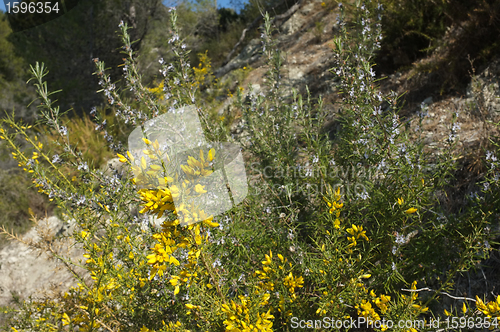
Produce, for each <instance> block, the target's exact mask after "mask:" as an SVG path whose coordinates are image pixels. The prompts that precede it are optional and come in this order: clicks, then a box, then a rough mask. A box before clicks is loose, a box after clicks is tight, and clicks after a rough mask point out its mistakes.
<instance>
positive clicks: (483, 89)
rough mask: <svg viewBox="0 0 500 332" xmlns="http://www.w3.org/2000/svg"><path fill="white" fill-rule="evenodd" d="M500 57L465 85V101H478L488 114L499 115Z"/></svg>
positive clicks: (494, 116)
mask: <svg viewBox="0 0 500 332" xmlns="http://www.w3.org/2000/svg"><path fill="white" fill-rule="evenodd" d="M499 83H500V59H499V58H497V59H495V60H494V61H493V62H491V63H490V64H489V65H488V66H487V67H486V68H485V69H484V70H483V71H482V72H480V73H479V75H477V76H476V77H475V79H473V80H472V82H471V83H469V85H468V86H467V90H466V97H467V99H466V100H465V102H466V103H474V102H479V106H480V107H481V108H483V109H482V110H481V111H484V112H486V113H487V114H486V115H488V116H491V117H493V118H496V117H498V116H500V87H499Z"/></svg>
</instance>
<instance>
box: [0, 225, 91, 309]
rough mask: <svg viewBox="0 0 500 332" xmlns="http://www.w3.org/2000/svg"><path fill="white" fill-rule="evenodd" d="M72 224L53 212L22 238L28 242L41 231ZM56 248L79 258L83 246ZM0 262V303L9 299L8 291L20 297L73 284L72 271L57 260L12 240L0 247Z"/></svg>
mask: <svg viewBox="0 0 500 332" xmlns="http://www.w3.org/2000/svg"><path fill="white" fill-rule="evenodd" d="M72 226H73V224H72V223H71V222H64V221H62V220H60V219H59V218H58V217H55V216H53V217H49V218H46V219H44V220H41V221H39V223H38V227H33V228H32V229H31V230H30V231H28V232H27V233H26V234H24V236H22V240H23V241H24V242H28V243H29V241H35V242H36V241H39V240H40V236H39V234H41V232H44V233H51V234H53V235H54V236H60V235H63V234H69V233H70V232H71V230H72ZM37 228H38V229H39V232H37ZM59 249H61V250H65V251H67V252H68V254H69V255H70V257H73V258H74V259H79V258H81V257H82V255H83V250H81V249H79V248H77V247H72V248H70V247H67V248H62V247H60V248H59ZM0 262H1V263H0V305H2V306H5V305H8V304H9V303H11V301H12V295H16V296H19V297H20V298H21V299H27V298H28V297H29V296H33V297H34V298H36V297H38V296H40V295H41V294H43V293H44V292H46V291H49V289H51V288H52V289H56V290H60V291H64V290H67V289H68V288H69V287H71V286H74V285H76V280H75V278H74V277H73V275H72V274H71V273H70V272H69V271H68V270H67V269H65V268H64V266H63V265H62V264H61V263H60V262H56V261H55V260H52V259H50V258H49V257H48V255H47V254H45V253H41V252H39V251H38V250H36V249H32V248H30V247H28V246H27V245H26V244H24V243H21V242H19V241H16V240H13V241H12V242H11V243H10V244H8V245H7V246H5V247H4V248H3V249H2V250H1V251H0Z"/></svg>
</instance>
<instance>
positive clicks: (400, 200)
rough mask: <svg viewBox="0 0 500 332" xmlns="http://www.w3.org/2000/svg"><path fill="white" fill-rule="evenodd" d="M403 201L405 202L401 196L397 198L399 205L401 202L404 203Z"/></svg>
mask: <svg viewBox="0 0 500 332" xmlns="http://www.w3.org/2000/svg"><path fill="white" fill-rule="evenodd" d="M404 202H405V201H404V200H403V198H402V197H401V198H398V204H399V205H403V203H404Z"/></svg>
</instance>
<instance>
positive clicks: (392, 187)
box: [1, 5, 500, 332]
mask: <svg viewBox="0 0 500 332" xmlns="http://www.w3.org/2000/svg"><path fill="white" fill-rule="evenodd" d="M370 8H371V7H370ZM343 14H344V13H343V12H342V15H341V16H340V18H339V27H340V34H339V36H338V38H336V39H335V40H334V45H335V61H336V67H335V68H333V69H332V72H333V73H334V74H335V75H337V76H338V78H339V82H340V84H341V91H342V101H341V103H340V104H339V106H340V108H341V115H340V116H341V123H342V130H340V131H339V132H338V133H337V135H336V136H335V137H334V138H333V139H330V138H329V137H328V135H327V133H325V132H324V129H323V124H324V122H325V119H326V118H327V116H328V114H327V112H326V111H325V109H324V108H323V102H322V100H321V99H319V100H317V101H313V100H312V99H311V97H310V95H307V96H302V95H300V94H299V93H298V92H296V91H292V92H291V93H289V92H288V91H287V90H286V89H285V87H284V86H283V84H282V83H283V82H282V81H281V77H282V65H283V54H282V52H281V51H280V49H279V48H278V47H277V41H276V40H275V39H273V38H272V36H273V34H274V31H273V27H272V26H271V19H270V17H269V15H268V14H266V16H265V25H264V29H263V31H262V41H263V43H264V48H263V53H264V54H263V55H264V57H265V60H266V65H267V68H268V72H267V77H266V87H265V89H263V90H262V91H261V92H259V93H256V92H255V91H254V90H253V88H252V87H251V86H250V87H248V88H247V89H238V90H237V93H236V101H235V103H234V105H233V107H234V108H235V109H236V111H238V112H241V114H242V118H243V120H244V121H242V123H240V127H241V129H242V130H241V132H240V134H239V135H237V136H233V135H229V134H228V130H227V128H225V127H224V124H223V122H222V121H213V119H212V117H211V110H210V109H209V108H210V104H209V103H206V102H205V101H204V100H202V98H204V95H203V94H200V91H198V88H200V87H201V86H202V85H203V84H207V83H209V82H207V81H206V80H205V79H206V77H207V74H208V69H209V67H208V64H209V63H210V62H209V60H208V58H205V60H204V61H203V63H204V65H202V66H201V67H198V68H197V69H196V70H193V68H192V67H191V66H190V65H189V61H188V59H189V51H187V50H186V47H185V46H184V41H183V40H182V39H181V38H180V30H179V27H178V26H177V19H178V17H177V13H176V11H175V10H173V11H172V12H171V16H170V24H171V31H172V36H171V38H170V39H169V44H170V48H171V50H172V54H173V55H174V58H173V60H172V61H171V62H166V61H161V66H160V71H161V74H162V82H161V83H160V86H161V88H155V89H148V88H147V87H148V85H147V84H144V83H143V81H142V80H141V75H140V71H139V65H138V62H137V60H136V56H137V52H135V51H134V49H133V48H132V42H131V37H130V35H129V33H128V31H129V27H128V25H127V24H126V23H122V24H120V26H119V27H120V32H121V39H122V43H123V51H122V54H123V56H124V59H123V61H124V63H123V69H124V76H125V81H126V86H127V88H128V91H129V95H128V96H123V94H121V93H120V91H118V89H117V88H116V86H115V84H114V83H113V81H112V80H111V78H110V75H109V72H108V71H107V70H106V66H105V64H104V63H103V62H102V61H96V62H95V65H96V72H95V74H96V76H97V77H98V79H99V84H100V86H101V88H102V90H101V92H103V93H104V95H105V96H106V98H107V100H108V102H109V104H110V108H111V109H112V110H113V111H114V114H115V117H116V120H115V121H117V122H123V123H125V124H130V123H131V124H133V125H134V126H141V125H143V124H144V123H145V122H146V121H150V120H154V121H161V119H162V118H161V117H160V116H161V115H163V114H169V115H170V116H174V114H177V113H176V112H177V110H183V111H184V112H185V111H186V110H187V109H194V110H196V114H197V115H199V117H200V119H201V121H202V125H203V127H204V130H205V136H206V138H207V140H208V141H210V142H211V143H212V146H210V147H208V148H207V147H204V146H200V147H199V149H198V148H195V149H193V150H194V151H187V152H185V154H175V153H171V151H173V150H169V149H170V148H171V147H169V146H168V144H167V145H164V144H163V142H158V140H156V139H155V138H153V137H151V136H147V137H144V138H143V140H142V141H143V142H144V145H143V147H141V149H138V150H139V151H135V150H137V149H135V148H133V147H131V146H129V147H128V150H127V151H125V148H124V147H123V144H126V143H127V142H125V141H123V142H122V144H120V142H117V141H116V137H115V138H113V137H112V138H111V139H110V143H111V144H110V148H111V149H112V150H115V151H119V152H120V153H118V154H117V156H118V158H119V159H120V161H121V162H122V163H123V164H124V170H123V172H119V171H117V172H115V173H113V174H103V172H101V171H100V170H98V169H95V168H94V167H93V165H92V164H90V165H89V163H88V161H87V160H86V159H85V156H84V153H83V152H82V151H81V150H79V149H78V148H77V146H75V142H74V140H75V138H74V137H76V136H78V135H76V136H72V135H71V134H68V130H70V128H69V126H68V127H66V126H65V125H64V122H63V120H62V118H61V114H60V113H61V112H60V110H59V108H58V107H55V106H54V102H53V101H52V100H51V99H50V98H49V97H50V95H51V93H50V92H49V91H48V89H47V83H46V81H45V77H46V75H47V72H46V70H45V68H44V66H43V65H39V64H37V65H36V66H34V67H32V74H33V79H32V80H33V81H34V84H35V87H36V89H37V92H38V94H39V96H40V98H41V100H42V104H41V105H40V106H39V109H40V114H41V117H42V119H43V123H44V124H45V125H46V126H47V127H48V128H51V130H52V134H53V135H58V136H59V138H58V139H59V142H60V143H61V145H62V147H63V152H62V153H61V157H62V160H63V161H58V162H54V158H53V156H52V153H51V151H48V150H47V148H44V146H46V145H44V144H42V143H40V142H39V141H37V140H34V139H33V138H32V137H30V136H29V135H28V134H27V133H26V129H27V128H25V127H24V126H22V125H20V124H18V123H17V122H16V121H14V119H12V118H11V117H9V118H6V119H4V121H3V124H4V128H3V129H1V133H2V137H1V138H2V139H3V140H4V141H5V142H6V144H8V145H9V146H10V148H11V149H12V150H13V153H14V156H15V158H16V159H17V160H18V161H19V163H20V165H21V166H22V167H24V168H25V169H26V170H27V171H28V172H30V173H31V174H32V175H33V178H34V181H35V183H36V185H37V187H38V188H39V190H40V191H41V192H44V193H46V194H47V195H49V197H50V198H52V199H53V200H54V202H55V203H56V204H57V205H58V207H59V208H60V209H61V211H64V213H65V214H66V216H67V217H68V218H69V219H73V220H74V221H75V229H74V231H73V233H72V234H71V235H70V236H69V237H66V238H48V237H47V235H45V236H43V235H42V238H41V241H40V242H39V243H38V244H36V247H37V248H38V249H42V250H45V251H47V252H49V254H50V255H51V256H52V257H53V258H54V259H57V260H60V261H62V262H63V263H64V264H65V266H66V267H67V268H68V269H69V270H70V271H71V272H72V273H73V274H74V276H75V279H76V280H77V282H78V284H77V286H76V287H73V288H71V289H70V290H69V291H68V292H67V293H65V294H64V295H63V296H56V297H55V298H47V299H42V300H33V301H30V302H24V304H23V306H22V307H21V308H18V310H16V312H15V313H13V314H12V317H11V319H10V321H9V324H10V326H11V327H12V328H14V329H15V330H16V331H29V330H37V331H53V330H63V331H66V330H67V331H71V330H75V329H76V328H77V327H78V329H79V330H83V331H98V330H100V329H107V330H111V331H115V330H117V331H118V330H119V331H122V330H124V331H125V330H140V331H141V332H147V331H205V330H207V331H231V330H232V331H235V330H237V331H273V330H278V331H290V330H292V329H295V328H296V327H297V325H296V324H297V323H298V321H300V320H307V321H309V322H308V323H307V325H309V324H315V321H313V320H318V321H321V322H322V324H325V323H326V322H325V320H324V318H325V317H331V319H332V320H334V322H335V321H337V320H338V321H340V320H347V321H349V319H351V318H352V319H354V320H356V321H357V320H358V318H362V319H365V321H367V322H369V323H375V322H378V324H379V325H378V326H377V325H374V326H372V327H375V329H376V330H382V331H384V330H387V329H390V330H391V331H412V332H413V331H415V330H416V329H414V328H413V329H412V328H408V327H406V328H404V327H401V326H397V324H398V323H399V322H400V321H403V322H404V321H409V320H411V321H415V320H417V319H421V320H422V321H423V319H424V318H425V319H427V320H428V319H429V318H430V317H431V316H430V315H432V316H433V317H441V318H442V321H443V320H444V316H443V314H442V311H441V309H440V308H439V307H438V306H437V304H439V301H441V299H440V297H442V296H444V295H446V294H447V292H448V293H449V292H450V291H452V290H453V279H454V278H455V277H456V275H457V274H458V273H459V272H460V271H468V270H470V269H471V268H472V267H473V266H475V265H476V264H477V263H478V262H479V261H480V260H481V259H484V258H486V257H488V253H489V251H490V250H491V246H490V245H489V243H488V241H490V240H491V239H492V236H491V234H490V233H489V232H488V227H493V226H494V225H492V224H491V223H490V222H491V221H492V220H493V219H492V218H491V215H492V212H493V210H492V208H491V206H490V205H489V204H486V203H485V202H493V203H494V202H496V201H497V199H498V196H497V194H495V193H496V192H498V183H499V182H498V166H499V165H498V160H497V159H496V157H495V156H496V155H498V153H499V152H500V151H498V146H497V149H496V151H494V152H490V154H489V155H487V158H486V159H487V160H488V162H489V163H490V164H491V165H490V169H491V174H489V177H488V179H486V182H485V183H488V185H485V186H484V190H482V192H481V194H480V195H481V196H479V195H478V196H477V198H476V199H470V200H466V201H467V204H464V206H463V208H462V209H461V210H459V211H458V212H456V213H454V214H450V213H448V212H449V211H446V210H445V209H443V208H442V207H441V206H440V204H439V203H440V202H439V198H438V195H437V193H438V192H440V191H443V190H446V188H447V186H448V185H449V183H450V181H451V179H452V178H453V175H454V171H455V169H456V165H455V160H456V159H457V157H458V154H457V151H456V141H457V137H456V131H457V127H456V124H455V121H456V117H455V118H454V122H453V123H451V124H450V136H449V139H448V144H447V145H446V148H445V149H444V150H443V151H440V153H439V154H437V155H436V156H431V155H428V154H426V153H425V152H424V149H423V143H422V140H421V137H419V138H418V139H417V140H416V141H410V134H409V133H410V130H411V129H413V128H415V127H413V126H414V123H411V122H409V121H408V120H407V121H406V122H404V121H403V120H401V119H400V118H399V116H398V112H399V110H400V109H401V104H400V103H399V100H400V96H398V95H397V94H395V93H394V92H390V93H388V94H382V92H381V91H380V90H379V87H378V83H377V81H376V79H375V78H374V77H375V74H374V72H373V68H372V67H373V62H374V56H375V53H376V51H377V50H378V47H379V44H378V43H379V41H380V38H381V26H380V21H379V19H378V17H377V15H378V14H379V13H378V12H377V11H368V10H367V7H365V5H359V6H358V7H356V10H355V11H353V12H352V15H353V22H352V25H353V26H354V29H353V30H352V31H348V29H347V27H346V22H345V21H344V18H345V17H344V15H343ZM204 56H206V54H205V55H202V56H200V57H204ZM203 66H205V68H206V69H207V70H206V71H204V72H202V71H203ZM130 100H135V101H134V103H130ZM384 102H386V103H387V104H388V105H389V107H387V108H386V109H382V105H383V104H384ZM135 105H142V106H141V107H140V108H139V107H137V108H136V107H135ZM191 105H194V106H195V107H191ZM424 113H425V109H423V110H422V114H421V118H420V119H417V121H420V124H421V121H422V118H423V117H424ZM178 114H181V116H182V114H184V113H182V112H179V113H178ZM103 120H104V119H103V118H102V115H100V116H99V117H98V118H97V121H98V125H99V127H100V128H104V127H105V124H104V122H103ZM9 128H11V129H9ZM175 129H177V130H178V131H182V126H181V124H179V128H175ZM42 130H43V127H42ZM73 130H74V129H73ZM417 132H418V130H417ZM108 134H109V133H108ZM176 134H178V133H176ZM181 134H182V133H181ZM16 135H20V136H21V137H23V138H25V140H26V141H27V142H28V144H29V145H30V146H32V149H33V151H29V152H25V151H21V150H20V148H19V147H18V143H17V141H16V140H15V137H16ZM83 135H84V136H85V137H87V136H86V134H83ZM145 135H146V134H145ZM53 140H56V139H55V138H53ZM224 141H227V142H229V143H235V142H238V143H239V145H240V146H241V147H242V148H243V150H244V151H245V155H246V160H245V169H246V173H247V174H246V175H247V179H248V184H249V192H248V195H247V197H246V198H245V199H244V201H243V202H241V203H240V204H239V205H237V206H234V207H233V208H232V209H230V210H229V211H225V212H224V213H223V214H222V215H219V216H214V215H210V216H209V215H207V214H206V212H205V211H204V210H202V209H201V208H202V207H200V206H199V204H196V200H194V201H193V200H192V199H193V197H196V198H199V197H203V195H205V194H207V190H205V187H204V185H203V183H204V182H203V181H204V180H206V179H205V177H207V176H209V175H211V174H213V173H212V172H213V171H214V170H216V169H217V167H219V166H220V164H221V163H223V162H225V161H224V157H225V152H226V151H225V150H224V149H222V148H220V147H219V145H218V144H217V143H216V142H224ZM98 143H99V144H100V143H102V141H98V142H96V145H97V144H98ZM91 148H95V147H91ZM131 150H132V151H131ZM198 150H199V151H198ZM141 151H142V153H143V154H145V155H147V156H148V161H146V158H145V157H140V155H137V153H141ZM172 165H173V166H175V169H177V170H178V172H177V173H175V174H172V173H169V172H168V171H167V167H171V166H172ZM64 167H66V168H68V169H71V171H72V172H75V173H76V174H78V177H77V178H78V181H73V180H72V179H71V178H70V177H69V176H68V175H67V174H71V172H66V171H64V172H63V171H62V169H63V168H64ZM239 175H243V174H239ZM179 179H181V180H179ZM96 183H97V184H98V185H97V186H96V185H95V184H96ZM228 190H229V191H231V193H232V195H233V197H234V194H235V193H236V191H234V188H233V187H232V186H230V188H229V189H228ZM488 197H491V198H488ZM177 198H179V199H180V200H181V202H182V204H177V203H178V202H179V201H176V199H177ZM193 202H194V203H193ZM139 209H140V211H138V212H137V210H139ZM154 222H156V223H159V224H161V225H160V226H155V225H154ZM59 241H67V242H64V243H65V244H66V245H71V246H73V245H75V246H80V247H81V248H83V249H84V251H85V254H84V258H85V261H78V259H75V258H71V257H66V256H64V255H63V254H61V253H59V252H57V251H54V250H53V249H52V248H54V247H57V246H52V244H54V243H59ZM47 244H50V245H49V246H47ZM76 267H80V268H83V270H84V271H85V272H84V273H81V272H77V270H76ZM417 285H418V287H417ZM424 290H426V291H427V292H428V293H424ZM424 294H425V295H424ZM464 300H465V299H464ZM467 301H469V299H467ZM486 302H487V301H486ZM498 303H500V296H499V297H497V298H496V302H495V301H491V302H489V303H487V304H485V303H483V300H482V299H480V298H479V297H476V308H477V309H478V310H475V309H474V310H467V307H466V306H465V305H464V307H465V310H463V311H462V312H461V313H460V316H461V318H463V319H466V320H467V319H476V318H481V319H483V318H485V317H490V318H491V317H498V316H499V314H500V306H499V305H498ZM430 304H433V305H434V307H436V308H438V309H436V310H434V311H433V312H431V310H430V309H429V305H430ZM469 307H472V304H471V303H470V304H469ZM453 312H454V313H456V314H457V315H458V314H459V312H458V311H457V310H454V311H453ZM381 319H385V322H387V321H388V320H391V321H392V322H393V323H394V324H395V325H394V326H388V325H386V324H385V323H381ZM474 321H475V322H477V321H476V320H474ZM301 325H302V326H304V322H303V323H302V324H301ZM368 325H369V324H368ZM309 326H310V325H309ZM309 326H308V327H309ZM330 326H331V325H330ZM323 328H324V329H327V328H328V327H327V326H326V324H325V325H323ZM367 328H368V327H367ZM422 329H423V328H422Z"/></svg>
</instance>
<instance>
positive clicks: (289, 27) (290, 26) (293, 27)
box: [281, 12, 307, 35]
mask: <svg viewBox="0 0 500 332" xmlns="http://www.w3.org/2000/svg"><path fill="white" fill-rule="evenodd" d="M306 23H307V19H306V18H305V17H304V14H303V13H301V12H296V13H295V14H293V15H292V16H291V17H290V18H289V19H288V21H286V22H285V23H284V24H283V25H282V26H281V31H282V32H283V33H284V34H285V35H291V34H293V33H295V32H297V31H299V30H300V29H301V28H302V27H303V26H304V25H305V24H306Z"/></svg>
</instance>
